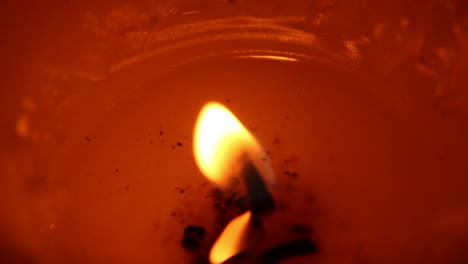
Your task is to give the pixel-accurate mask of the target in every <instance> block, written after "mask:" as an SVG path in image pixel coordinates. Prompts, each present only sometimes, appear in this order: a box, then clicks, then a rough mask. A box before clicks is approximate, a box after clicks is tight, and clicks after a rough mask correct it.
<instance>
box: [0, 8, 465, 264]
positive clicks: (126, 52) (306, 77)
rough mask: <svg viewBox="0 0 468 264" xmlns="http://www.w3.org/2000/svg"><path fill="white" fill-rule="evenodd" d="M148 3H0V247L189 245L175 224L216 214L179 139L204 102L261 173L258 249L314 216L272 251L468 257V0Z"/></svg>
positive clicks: (7, 252) (139, 249)
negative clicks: (227, 115)
mask: <svg viewBox="0 0 468 264" xmlns="http://www.w3.org/2000/svg"><path fill="white" fill-rule="evenodd" d="M150 2H151V3H149V2H148V1H131V2H129V1H99V3H97V2H89V1H84V2H83V1H80V2H79V3H78V2H75V1H67V2H63V3H55V2H54V3H52V2H50V3H41V5H39V6H38V5H35V4H34V3H30V4H28V5H22V4H21V3H16V2H15V3H13V2H12V3H6V4H5V7H4V8H2V10H1V11H0V12H2V15H1V16H0V17H1V20H2V22H6V23H2V26H1V27H2V29H4V32H5V34H4V36H5V40H4V42H3V45H2V48H1V50H2V58H3V61H4V67H3V68H4V71H3V74H2V78H0V79H1V80H2V87H4V89H2V90H1V92H0V93H1V96H0V107H1V108H2V111H1V112H0V113H1V114H0V123H1V130H0V135H1V139H2V149H1V150H0V175H2V176H1V177H0V180H1V183H0V193H1V196H2V199H1V202H0V210H1V213H2V219H1V220H0V248H1V250H0V259H2V260H4V261H3V262H5V263H19V262H22V263H64V262H65V263H73V262H77V263H78V262H79V263H135V262H137V263H150V262H153V263H154V262H156V263H187V262H189V261H190V260H192V256H193V253H192V252H189V251H187V250H186V249H185V248H184V247H183V245H182V243H181V240H182V239H183V235H184V231H185V230H187V232H192V233H196V234H198V235H200V234H203V231H200V229H198V228H197V227H204V228H205V233H204V235H205V240H204V241H205V242H207V241H206V239H209V238H213V237H214V234H213V233H209V232H211V231H209V230H212V229H211V227H212V226H210V225H212V224H213V219H216V217H217V213H216V210H215V209H213V206H216V202H214V198H213V194H212V193H211V191H212V188H213V185H212V183H211V182H210V181H209V180H208V179H205V178H204V176H203V174H202V173H201V172H200V171H199V169H198V168H197V165H196V164H195V162H194V154H193V152H192V144H193V142H192V132H193V125H194V122H195V120H196V118H197V115H198V113H199V110H200V107H201V106H202V105H204V104H205V103H206V102H207V101H212V100H214V101H218V102H221V103H223V104H224V105H225V106H226V107H228V108H229V109H230V110H231V111H232V113H235V115H236V117H237V118H238V119H239V120H241V121H242V123H243V124H244V126H245V127H246V129H247V130H248V131H250V133H251V134H252V135H253V136H254V137H255V138H256V139H257V141H258V142H259V143H260V144H261V145H262V146H263V148H264V150H265V151H266V152H267V153H269V154H268V159H269V160H270V161H271V165H272V170H273V171H274V172H275V185H276V187H275V190H274V193H273V194H274V199H275V206H276V207H275V208H276V209H275V210H276V211H275V212H278V214H276V216H275V217H278V218H279V219H270V220H271V221H266V220H265V221H263V224H264V225H265V235H266V236H269V237H268V238H265V240H264V242H268V243H270V244H268V245H265V246H264V248H261V249H260V248H259V249H258V252H256V255H261V254H262V253H263V252H267V251H268V250H269V249H272V248H274V247H275V246H277V245H279V244H280V243H283V242H287V241H294V239H296V236H297V237H299V236H301V235H303V234H305V233H309V234H308V235H307V236H310V237H312V238H313V240H312V241H313V242H314V243H316V244H317V245H318V252H317V254H310V255H307V256H301V257H297V258H294V259H293V258H291V259H287V260H285V261H284V262H285V263H290V262H295V261H297V262H301V261H304V259H306V260H308V259H307V258H314V261H316V262H317V263H353V262H354V263H359V262H369V263H428V262H432V263H448V262H451V263H465V262H466V259H467V256H466V250H465V244H466V239H467V238H466V237H467V235H466V234H467V230H466V224H465V223H466V221H467V219H468V217H467V207H466V203H467V200H468V198H467V197H466V194H465V192H466V190H465V189H466V187H465V186H466V177H465V175H466V174H467V173H466V172H467V171H468V168H467V166H468V165H467V163H466V157H467V155H468V153H467V150H468V146H467V144H468V142H467V141H466V134H467V130H468V128H467V126H466V124H467V123H468V122H466V121H467V120H466V116H467V113H468V111H467V105H468V104H467V103H466V102H467V99H466V98H467V97H466V89H465V88H464V87H465V86H466V85H465V83H466V82H467V79H466V74H465V72H466V70H465V69H466V63H465V61H466V54H467V52H466V22H465V21H466V12H465V8H464V5H465V4H463V3H461V2H460V1H452V2H450V3H446V2H444V1H442V2H441V1H430V2H427V3H420V2H418V3H408V2H407V1H395V2H392V3H378V4H377V3H375V4H374V3H370V2H369V1H351V0H350V1H344V2H340V3H338V2H336V1H335V2H334V1H314V2H310V3H309V1H292V2H288V3H286V2H284V1H268V3H266V2H263V1H234V2H235V3H227V2H223V1H211V2H210V1H150ZM148 3H149V4H148ZM363 14H365V15H363ZM351 22H353V23H351ZM207 196H208V197H207ZM220 202H222V201H220ZM214 203H215V204H214ZM221 205H222V204H221ZM280 212H281V213H280ZM273 217H274V216H273V215H272V218H273ZM278 222H281V223H288V225H284V226H283V228H280V229H279V230H278V232H271V231H268V230H271V229H269V228H272V229H273V224H274V223H278ZM270 224H271V225H272V226H268V225H270ZM188 227H190V228H188ZM186 228H187V229H186ZM298 234H299V235H298ZM288 236H290V237H288ZM200 237H201V236H200ZM216 238H217V237H216ZM281 239H284V241H280V240H281ZM297 239H299V238H297ZM212 242H214V241H212ZM203 245H205V244H203ZM293 246H297V244H293ZM205 250H206V251H209V249H205ZM257 253H258V254H257ZM302 263H303V262H302Z"/></svg>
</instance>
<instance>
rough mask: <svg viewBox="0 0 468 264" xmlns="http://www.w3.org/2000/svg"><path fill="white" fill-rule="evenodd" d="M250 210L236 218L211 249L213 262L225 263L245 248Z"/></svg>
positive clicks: (217, 263) (214, 263) (215, 263)
mask: <svg viewBox="0 0 468 264" xmlns="http://www.w3.org/2000/svg"><path fill="white" fill-rule="evenodd" d="M250 217H251V213H250V211H247V212H245V213H244V214H242V215H240V216H238V217H236V218H234V219H233V220H232V221H231V222H230V223H229V224H228V225H227V226H226V228H225V229H224V231H223V233H222V234H221V236H219V238H218V240H216V243H215V244H214V245H213V247H212V248H211V251H210V262H211V263H212V264H219V263H223V262H225V261H226V260H228V259H229V258H231V257H232V256H234V255H236V254H237V253H239V252H240V251H242V250H243V248H244V247H245V245H246V243H245V241H243V240H244V236H245V234H246V233H247V232H246V231H247V227H248V224H249V221H250Z"/></svg>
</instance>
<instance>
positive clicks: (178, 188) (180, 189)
mask: <svg viewBox="0 0 468 264" xmlns="http://www.w3.org/2000/svg"><path fill="white" fill-rule="evenodd" d="M176 190H178V191H179V193H180V194H182V193H184V192H185V190H184V189H182V188H180V187H176Z"/></svg>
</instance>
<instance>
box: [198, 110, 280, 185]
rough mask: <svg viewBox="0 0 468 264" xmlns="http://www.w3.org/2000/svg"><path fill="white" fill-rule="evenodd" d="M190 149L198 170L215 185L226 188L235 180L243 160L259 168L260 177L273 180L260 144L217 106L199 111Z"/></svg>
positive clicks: (227, 111)
mask: <svg viewBox="0 0 468 264" xmlns="http://www.w3.org/2000/svg"><path fill="white" fill-rule="evenodd" d="M193 146H194V153H195V160H196V162H197V165H198V167H199V168H200V170H201V171H202V173H203V174H204V175H205V176H206V177H207V178H208V179H210V180H211V181H213V182H215V183H216V184H218V185H225V184H227V183H228V182H229V181H227V179H229V178H230V177H236V176H238V175H239V174H240V171H241V169H242V165H243V164H245V162H246V159H249V160H251V161H252V162H254V164H256V165H258V167H259V169H260V171H261V172H263V175H269V176H271V177H272V176H273V174H272V173H271V169H270V167H269V164H268V162H265V154H264V152H263V151H262V148H261V146H260V144H259V143H258V142H257V140H256V139H255V138H254V137H253V136H252V134H250V132H249V131H248V130H247V129H246V128H245V127H244V126H243V125H242V123H241V122H240V121H239V120H238V119H237V118H236V117H235V116H234V114H233V113H232V112H231V111H229V109H227V108H226V107H225V106H223V105H221V104H219V103H215V102H210V103H208V104H206V105H205V106H204V107H203V109H202V110H201V111H200V115H199V117H198V120H197V122H196V125H195V132H194V145H193ZM260 160H263V162H262V163H261V162H260ZM271 179H272V178H271ZM271 181H272V180H271Z"/></svg>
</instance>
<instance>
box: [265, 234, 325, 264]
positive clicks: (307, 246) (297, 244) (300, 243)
mask: <svg viewBox="0 0 468 264" xmlns="http://www.w3.org/2000/svg"><path fill="white" fill-rule="evenodd" d="M317 251H318V248H317V245H316V244H314V243H313V242H312V241H310V240H309V239H300V240H295V241H292V242H288V243H284V244H280V245H278V246H276V247H273V248H271V249H269V250H268V251H266V252H265V253H263V254H262V255H261V256H260V263H262V264H272V263H277V262H280V261H282V260H285V259H287V258H290V257H294V256H300V255H306V254H312V253H317Z"/></svg>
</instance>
